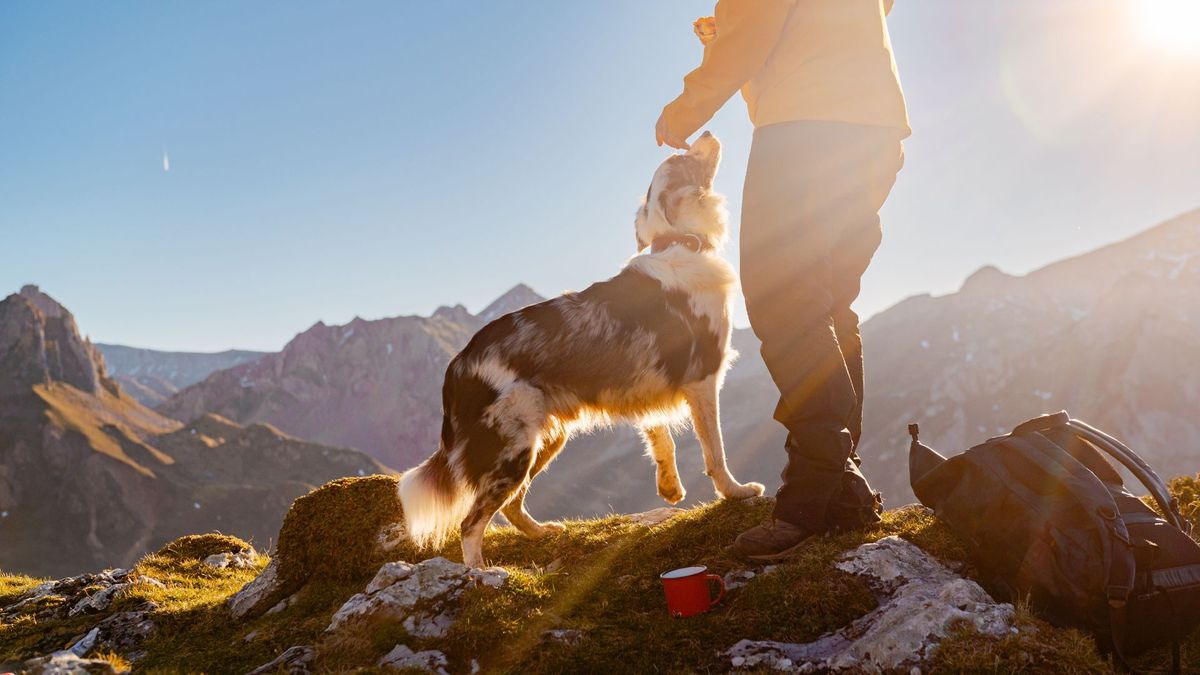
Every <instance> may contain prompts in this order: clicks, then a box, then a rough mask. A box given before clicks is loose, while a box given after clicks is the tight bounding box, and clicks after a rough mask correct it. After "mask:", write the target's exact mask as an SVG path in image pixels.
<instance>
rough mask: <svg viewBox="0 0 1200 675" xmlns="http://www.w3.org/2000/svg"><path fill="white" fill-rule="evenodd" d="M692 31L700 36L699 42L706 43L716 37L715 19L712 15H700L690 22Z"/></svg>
mask: <svg viewBox="0 0 1200 675" xmlns="http://www.w3.org/2000/svg"><path fill="white" fill-rule="evenodd" d="M692 31H693V32H694V33H696V37H698V38H700V44H702V45H707V44H708V43H710V42H712V41H713V40H715V39H717V19H716V17H713V16H702V17H700V18H699V19H696V20H695V21H693V22H692Z"/></svg>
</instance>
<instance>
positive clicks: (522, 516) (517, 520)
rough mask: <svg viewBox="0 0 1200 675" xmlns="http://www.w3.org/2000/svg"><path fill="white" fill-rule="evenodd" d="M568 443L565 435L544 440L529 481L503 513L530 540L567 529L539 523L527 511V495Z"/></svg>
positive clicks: (557, 525) (556, 434)
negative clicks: (538, 476) (536, 478)
mask: <svg viewBox="0 0 1200 675" xmlns="http://www.w3.org/2000/svg"><path fill="white" fill-rule="evenodd" d="M566 442H567V437H566V435H565V434H561V433H555V434H554V435H552V436H549V437H545V438H543V439H542V444H541V447H540V448H539V449H538V453H537V457H536V458H535V459H534V460H533V468H531V469H530V470H529V479H528V480H527V481H525V484H524V485H522V486H521V489H520V490H517V494H515V495H513V498H512V499H511V500H509V502H508V503H507V504H505V505H504V508H503V509H501V513H503V514H504V517H505V518H507V519H508V522H510V523H512V525H513V527H515V528H517V529H518V530H520V531H521V533H522V534H524V535H525V536H527V537H529V538H530V539H541V538H542V537H545V536H548V535H551V534H556V533H558V532H562V531H563V530H565V529H567V528H566V527H565V526H564V525H563V524H562V523H556V522H553V521H551V522H545V523H539V522H538V521H537V520H536V519H534V517H533V516H531V515H529V511H526V510H525V495H526V493H528V492H529V484H530V483H532V482H533V479H534V478H535V477H537V475H538V474H539V473H541V472H542V469H544V468H546V465H547V464H549V463H550V460H552V459H554V456H555V455H557V454H558V451H559V450H562V447H563V444H565V443H566Z"/></svg>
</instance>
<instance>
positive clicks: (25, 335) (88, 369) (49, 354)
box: [0, 284, 119, 394]
mask: <svg viewBox="0 0 1200 675" xmlns="http://www.w3.org/2000/svg"><path fill="white" fill-rule="evenodd" d="M0 371H4V372H5V373H6V374H8V375H12V377H11V378H10V381H9V382H7V383H6V384H7V385H9V386H10V387H11V388H13V392H10V393H16V392H24V391H27V390H28V389H29V388H31V387H33V386H34V385H38V384H49V383H50V382H65V383H66V384H69V385H71V386H73V387H75V388H76V389H79V390H80V391H84V392H87V393H91V394H97V393H99V392H100V389H101V388H104V389H107V390H108V391H109V392H110V393H112V394H117V393H118V391H119V390H118V388H117V386H116V384H115V383H114V382H113V381H112V380H110V379H108V377H107V376H106V374H105V373H106V366H105V365H104V357H103V356H101V354H100V352H99V351H98V350H97V349H96V348H95V347H94V346H93V345H92V343H91V342H89V341H88V340H86V339H84V338H83V337H82V336H81V335H80V333H79V328H78V327H77V326H76V325H75V317H73V316H71V313H70V312H68V311H67V309H66V308H65V307H63V306H62V305H61V304H59V302H58V301H57V300H55V299H54V298H52V297H50V296H49V295H47V294H45V293H43V292H42V291H41V289H39V288H38V287H37V286H34V285H32V284H31V285H27V286H25V287H23V288H22V289H21V290H20V292H18V293H15V294H13V295H10V296H8V297H7V298H5V299H4V300H3V301H0Z"/></svg>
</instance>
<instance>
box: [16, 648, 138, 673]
mask: <svg viewBox="0 0 1200 675" xmlns="http://www.w3.org/2000/svg"><path fill="white" fill-rule="evenodd" d="M24 672H25V673H26V675H87V674H89V673H90V674H92V675H117V674H118V673H127V672H129V671H128V670H117V669H115V668H113V666H112V664H111V663H109V662H108V661H102V660H100V659H83V658H80V657H78V656H76V655H74V654H72V653H71V652H69V651H61V652H55V653H53V654H51V655H50V656H43V657H41V658H37V659H30V660H28V661H26V662H25V671H24Z"/></svg>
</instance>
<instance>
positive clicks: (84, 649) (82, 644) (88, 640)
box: [67, 628, 100, 656]
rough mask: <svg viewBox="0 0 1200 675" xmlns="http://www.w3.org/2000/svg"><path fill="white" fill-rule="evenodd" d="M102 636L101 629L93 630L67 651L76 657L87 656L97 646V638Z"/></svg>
mask: <svg viewBox="0 0 1200 675" xmlns="http://www.w3.org/2000/svg"><path fill="white" fill-rule="evenodd" d="M99 636H100V629H99V628H93V629H91V630H90V631H88V632H87V635H84V636H83V637H82V638H80V639H78V640H76V641H75V644H73V645H71V648H70V649H68V650H67V651H69V652H71V653H72V654H74V655H75V656H87V653H88V652H90V651H92V647H94V646H95V645H96V638H98V637H99Z"/></svg>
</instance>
